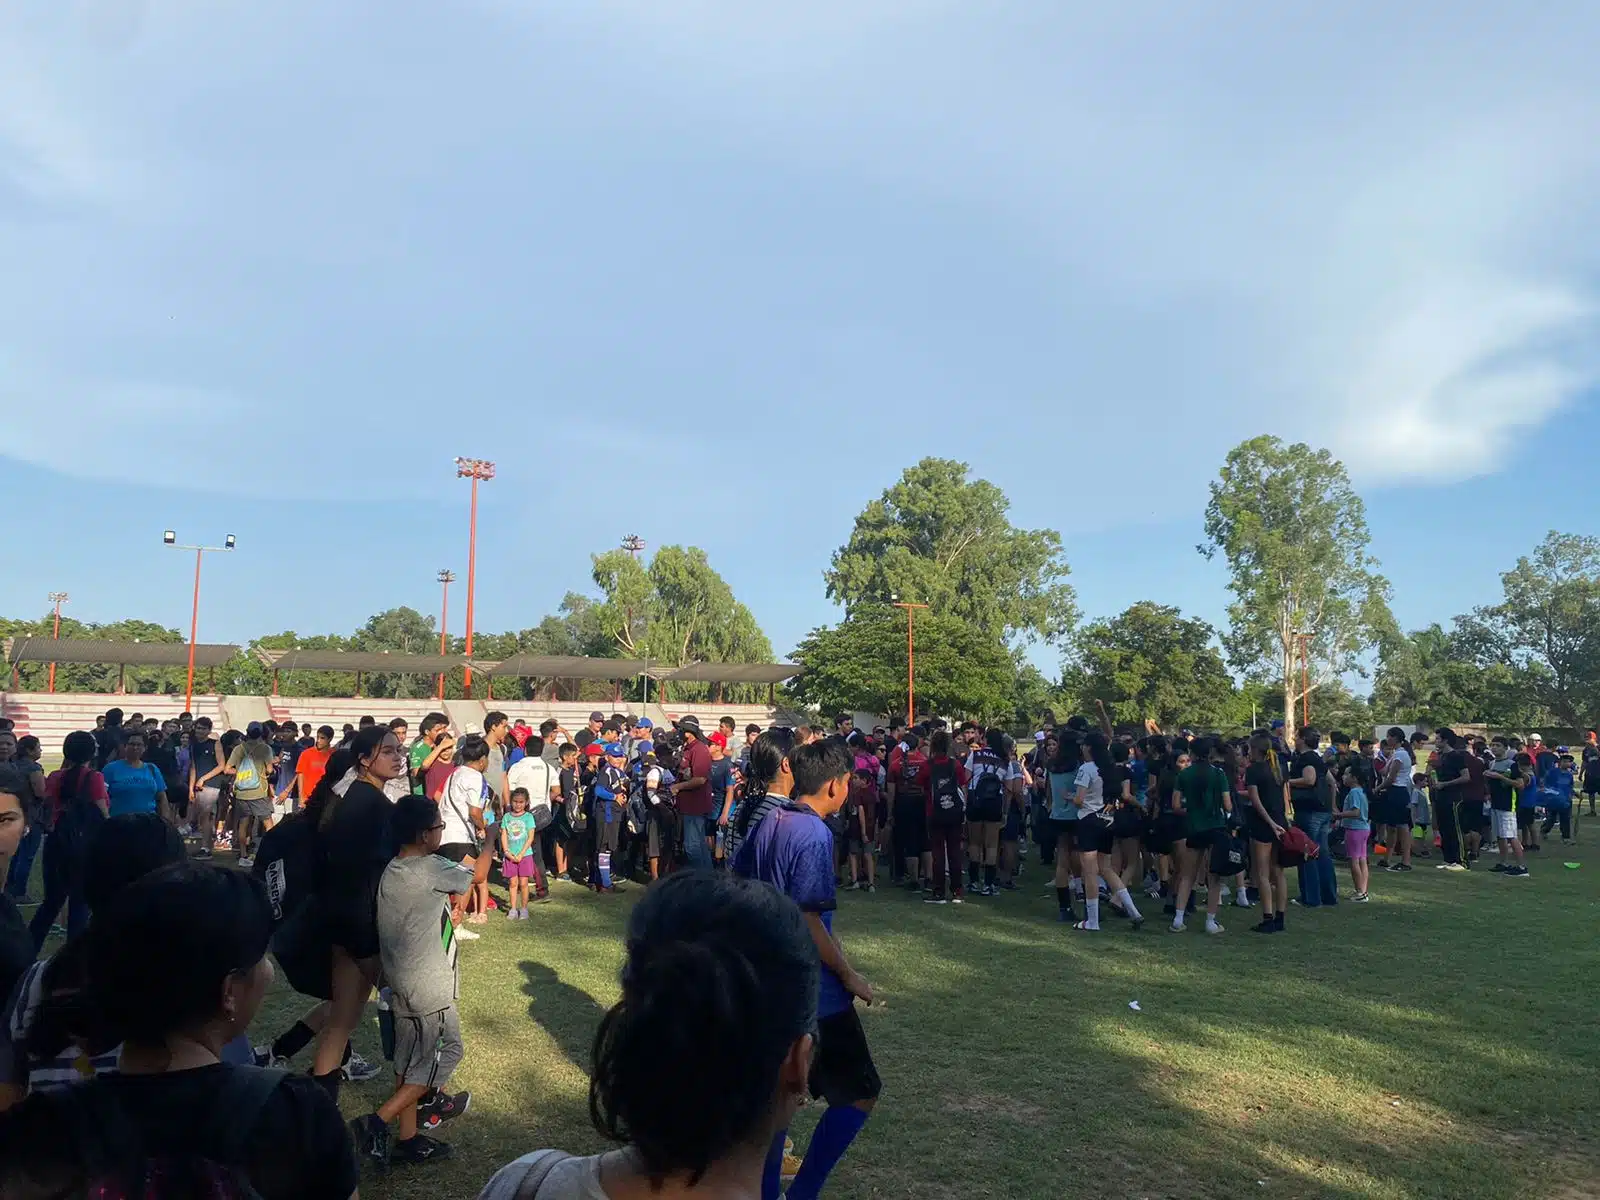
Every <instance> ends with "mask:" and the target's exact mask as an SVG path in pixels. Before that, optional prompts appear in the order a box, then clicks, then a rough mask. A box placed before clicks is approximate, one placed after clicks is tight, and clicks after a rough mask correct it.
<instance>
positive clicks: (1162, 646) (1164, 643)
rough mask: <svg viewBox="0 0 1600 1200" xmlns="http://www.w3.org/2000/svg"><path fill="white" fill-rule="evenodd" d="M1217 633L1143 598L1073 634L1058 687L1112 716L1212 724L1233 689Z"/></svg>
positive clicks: (1136, 721) (1163, 722) (1086, 705)
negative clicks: (1100, 706) (1215, 643)
mask: <svg viewBox="0 0 1600 1200" xmlns="http://www.w3.org/2000/svg"><path fill="white" fill-rule="evenodd" d="M1215 637H1216V631H1215V630H1213V629H1212V628H1211V626H1210V625H1208V624H1206V623H1205V622H1204V621H1200V620H1196V619H1193V618H1186V617H1184V616H1183V615H1182V614H1181V613H1180V612H1179V611H1178V610H1177V609H1176V608H1172V607H1169V606H1167V605H1163V604H1156V603H1154V602H1152V601H1149V600H1141V601H1139V602H1138V603H1137V604H1133V605H1131V606H1129V607H1128V608H1126V609H1124V610H1123V611H1122V612H1121V613H1120V614H1118V615H1117V616H1115V617H1113V618H1111V619H1110V620H1108V621H1095V622H1093V623H1092V624H1089V625H1086V626H1084V627H1083V628H1082V629H1080V630H1078V631H1077V633H1076V634H1075V635H1074V636H1073V638H1072V643H1071V651H1070V653H1069V655H1068V658H1067V661H1066V663H1065V664H1064V668H1063V672H1062V686H1063V688H1064V689H1065V690H1066V691H1067V693H1068V694H1069V695H1071V696H1072V697H1074V699H1075V700H1076V701H1077V703H1078V704H1079V706H1081V707H1084V708H1090V707H1092V705H1093V704H1094V702H1095V701H1097V700H1098V701H1100V702H1102V703H1104V704H1105V706H1106V710H1107V712H1109V713H1110V714H1111V718H1112V720H1113V721H1118V722H1121V723H1125V724H1126V723H1133V724H1144V723H1145V722H1146V721H1154V722H1155V723H1156V724H1157V725H1159V726H1161V727H1162V728H1172V727H1175V726H1177V725H1180V724H1190V725H1204V726H1211V725H1215V724H1217V723H1218V722H1219V717H1220V715H1221V713H1222V708H1223V705H1224V704H1225V702H1226V701H1227V699H1228V698H1229V697H1230V696H1231V694H1232V692H1233V690H1234V688H1233V680H1232V679H1231V678H1230V677H1229V675H1228V670H1227V667H1226V666H1225V665H1224V664H1223V661H1222V655H1221V654H1220V653H1219V652H1218V651H1217V649H1216V647H1215V646H1213V645H1212V642H1213V640H1214V639H1215Z"/></svg>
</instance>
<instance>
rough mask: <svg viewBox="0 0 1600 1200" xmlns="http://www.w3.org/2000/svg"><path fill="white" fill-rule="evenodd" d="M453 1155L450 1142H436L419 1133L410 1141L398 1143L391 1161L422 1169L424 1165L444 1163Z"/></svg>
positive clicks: (395, 1145)
mask: <svg viewBox="0 0 1600 1200" xmlns="http://www.w3.org/2000/svg"><path fill="white" fill-rule="evenodd" d="M452 1153H453V1152H452V1151H451V1149H450V1143H449V1142H436V1141H434V1140H433V1139H432V1138H431V1137H429V1136H428V1135H427V1134H425V1133H419V1134H417V1136H416V1137H414V1138H412V1139H411V1140H410V1141H405V1142H396V1143H395V1144H394V1151H393V1153H392V1154H391V1156H390V1159H389V1161H390V1162H395V1163H402V1164H404V1165H405V1166H408V1167H420V1166H421V1165H422V1164H423V1163H430V1162H443V1161H444V1160H445V1159H447V1158H449V1157H450V1155H451V1154H452Z"/></svg>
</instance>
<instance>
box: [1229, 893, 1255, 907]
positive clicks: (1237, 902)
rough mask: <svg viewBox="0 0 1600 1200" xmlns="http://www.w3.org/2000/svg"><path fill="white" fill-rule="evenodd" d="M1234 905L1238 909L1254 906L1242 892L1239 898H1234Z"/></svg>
mask: <svg viewBox="0 0 1600 1200" xmlns="http://www.w3.org/2000/svg"><path fill="white" fill-rule="evenodd" d="M1233 903H1234V906H1235V907H1236V908H1250V907H1252V905H1251V904H1250V897H1249V896H1247V895H1245V894H1244V893H1243V892H1240V893H1239V894H1238V895H1237V896H1235V897H1234V898H1233Z"/></svg>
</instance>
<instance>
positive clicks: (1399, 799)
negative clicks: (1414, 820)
mask: <svg viewBox="0 0 1600 1200" xmlns="http://www.w3.org/2000/svg"><path fill="white" fill-rule="evenodd" d="M1377 808H1378V811H1377V812H1376V813H1374V814H1373V824H1374V825H1393V826H1395V827H1396V828H1399V829H1409V828H1410V827H1411V792H1410V790H1409V789H1407V788H1398V787H1392V788H1387V789H1385V790H1384V791H1383V792H1380V793H1379V795H1378V805H1377Z"/></svg>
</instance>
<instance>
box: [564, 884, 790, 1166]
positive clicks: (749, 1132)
mask: <svg viewBox="0 0 1600 1200" xmlns="http://www.w3.org/2000/svg"><path fill="white" fill-rule="evenodd" d="M819 973H820V968H819V965H818V961H817V952H816V948H815V946H814V945H813V943H812V941H811V936H810V934H809V933H808V932H807V930H806V927H805V922H804V920H803V918H802V917H801V915H800V910H799V909H798V908H796V907H795V905H794V902H793V901H792V900H790V899H789V898H788V897H787V896H785V895H783V894H782V893H781V892H778V891H777V890H776V889H774V888H771V887H769V886H767V885H766V884H762V883H756V882H753V881H751V880H746V879H742V878H740V877H738V876H736V875H731V874H728V873H726V872H714V871H683V872H679V873H677V874H675V875H671V876H668V877H667V878H666V879H663V880H662V881H661V882H660V883H658V884H656V885H655V886H654V887H652V888H650V889H649V890H648V891H647V892H645V894H644V898H643V899H642V900H640V901H639V903H638V905H637V906H636V907H635V908H634V910H633V914H632V916H631V917H630V918H629V920H628V934H627V957H626V961H625V962H624V964H623V967H622V998H621V999H620V1000H618V1001H617V1003H616V1004H615V1005H613V1006H612V1008H611V1011H610V1012H608V1013H606V1015H605V1017H604V1019H603V1020H602V1021H601V1022H600V1028H599V1030H598V1031H596V1033H595V1038H594V1050H593V1055H592V1057H593V1062H594V1072H593V1074H592V1076H591V1078H590V1081H589V1115H590V1119H591V1120H592V1121H593V1122H594V1126H595V1128H596V1129H598V1130H599V1131H600V1132H601V1133H602V1134H604V1135H605V1136H606V1137H608V1138H611V1139H612V1140H614V1141H617V1142H621V1143H624V1144H627V1145H629V1146H632V1147H633V1149H634V1150H635V1151H636V1152H637V1153H638V1155H639V1157H640V1159H641V1160H642V1161H643V1163H644V1167H645V1171H646V1172H647V1173H648V1175H649V1177H650V1179H651V1181H652V1183H653V1184H654V1185H655V1186H656V1187H660V1185H661V1183H662V1181H663V1180H664V1179H665V1178H666V1177H667V1176H668V1175H671V1174H675V1173H677V1172H686V1173H687V1174H688V1177H689V1184H690V1186H691V1187H692V1186H693V1185H695V1184H696V1183H698V1182H699V1181H700V1180H701V1179H702V1178H703V1177H704V1176H705V1173H706V1171H707V1170H709V1169H710V1168H711V1167H712V1166H713V1165H714V1164H715V1163H717V1162H718V1161H720V1160H721V1159H723V1158H724V1157H726V1156H727V1155H728V1154H729V1153H730V1152H731V1151H733V1150H735V1149H736V1148H738V1147H740V1146H745V1145H749V1144H750V1143H751V1142H753V1141H754V1140H756V1139H758V1138H764V1137H765V1135H766V1128H765V1126H766V1123H767V1121H768V1120H769V1118H770V1116H771V1111H772V1105H773V1096H774V1093H775V1091H776V1087H777V1080H778V1072H779V1070H780V1068H781V1067H782V1066H783V1063H784V1060H785V1059H786V1058H787V1057H788V1055H789V1054H790V1053H791V1051H792V1050H793V1048H794V1045H795V1043H796V1042H797V1041H798V1040H799V1039H800V1038H802V1037H804V1036H805V1035H806V1034H808V1033H812V1032H814V1031H815V1029H816V1023H817V979H818V976H819ZM708 1023H709V1025H710V1027H713V1028H717V1029H737V1030H738V1031H739V1036H738V1037H737V1038H721V1037H719V1038H711V1039H709V1040H708V1039H707V1038H706V1037H705V1036H704V1033H703V1030H704V1029H706V1028H707V1027H708ZM663 1078H673V1079H675V1080H677V1083H676V1085H675V1086H674V1087H671V1088H663V1087H662V1086H661V1080H662V1079H663Z"/></svg>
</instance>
